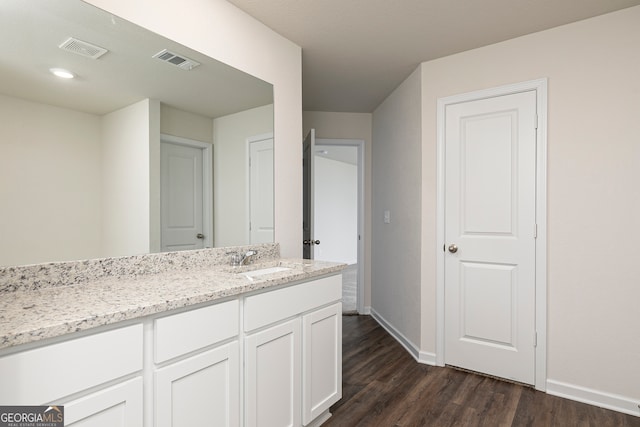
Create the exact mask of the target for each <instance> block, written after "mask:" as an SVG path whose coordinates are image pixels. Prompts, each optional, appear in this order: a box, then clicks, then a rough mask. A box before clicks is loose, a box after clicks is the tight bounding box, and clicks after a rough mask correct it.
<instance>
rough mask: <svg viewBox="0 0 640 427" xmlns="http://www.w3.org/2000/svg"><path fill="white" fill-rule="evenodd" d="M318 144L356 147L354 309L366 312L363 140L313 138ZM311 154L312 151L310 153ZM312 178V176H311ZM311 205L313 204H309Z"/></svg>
mask: <svg viewBox="0 0 640 427" xmlns="http://www.w3.org/2000/svg"><path fill="white" fill-rule="evenodd" d="M315 141H316V146H318V145H336V146H341V147H356V148H357V149H358V154H357V155H358V281H357V290H356V295H357V301H356V310H357V311H358V313H359V314H366V313H365V307H364V248H365V244H364V242H365V239H366V236H365V230H364V182H365V181H364V179H365V178H364V177H365V170H364V165H365V163H364V158H365V157H364V150H365V145H364V140H362V139H339V138H318V137H317V136H316V138H315ZM312 155H313V153H312ZM312 179H313V177H312ZM311 206H312V207H313V204H312V205H311Z"/></svg>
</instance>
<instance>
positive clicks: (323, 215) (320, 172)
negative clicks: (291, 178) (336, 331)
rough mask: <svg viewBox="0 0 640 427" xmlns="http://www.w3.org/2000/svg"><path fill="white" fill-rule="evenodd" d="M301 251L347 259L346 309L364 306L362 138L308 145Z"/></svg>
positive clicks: (314, 141)
mask: <svg viewBox="0 0 640 427" xmlns="http://www.w3.org/2000/svg"><path fill="white" fill-rule="evenodd" d="M303 165H304V166H303V169H304V177H305V179H304V186H303V187H304V221H303V234H304V241H303V253H304V257H305V258H307V259H315V260H322V261H334V262H341V263H344V264H347V267H346V268H345V269H344V271H343V275H342V279H343V286H342V290H343V292H342V305H343V312H344V313H356V312H358V313H362V312H363V311H364V295H363V294H364V291H363V271H364V266H363V259H364V235H363V228H364V209H363V206H364V141H363V140H354V139H325V138H315V131H314V130H313V129H312V130H311V132H310V134H309V136H308V137H307V138H306V139H305V146H304V161H303Z"/></svg>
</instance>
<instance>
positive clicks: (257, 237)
mask: <svg viewBox="0 0 640 427" xmlns="http://www.w3.org/2000/svg"><path fill="white" fill-rule="evenodd" d="M249 146H250V160H249V162H250V163H249V166H250V167H249V175H250V178H249V182H250V189H249V193H250V197H249V202H250V203H249V212H250V214H249V215H250V219H249V221H250V235H251V239H250V243H252V244H253V243H272V242H273V241H274V222H273V138H268V139H264V140H261V141H255V142H251V143H250V144H249Z"/></svg>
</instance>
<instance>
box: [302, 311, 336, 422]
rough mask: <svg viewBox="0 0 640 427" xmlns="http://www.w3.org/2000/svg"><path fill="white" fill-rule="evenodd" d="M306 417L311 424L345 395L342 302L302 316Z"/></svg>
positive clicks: (304, 408)
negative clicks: (343, 382) (343, 381)
mask: <svg viewBox="0 0 640 427" xmlns="http://www.w3.org/2000/svg"><path fill="white" fill-rule="evenodd" d="M302 328H303V329H302V343H303V347H302V398H303V399H302V421H303V422H304V425H307V424H309V423H310V422H311V421H313V420H314V419H315V418H316V417H317V416H318V415H320V414H322V413H323V412H324V411H326V410H328V409H329V407H330V406H331V405H333V404H334V403H335V402H337V401H338V400H340V398H341V397H342V304H341V303H337V304H334V305H331V306H329V307H326V308H323V309H320V310H317V311H314V312H312V313H309V314H306V315H305V316H303V317H302Z"/></svg>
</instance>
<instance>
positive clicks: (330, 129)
mask: <svg viewBox="0 0 640 427" xmlns="http://www.w3.org/2000/svg"><path fill="white" fill-rule="evenodd" d="M372 119H373V115H372V114H371V113H335V112H324V111H303V113H302V122H303V128H304V133H303V135H307V133H309V130H310V129H312V128H313V129H315V130H316V138H325V139H361V140H363V141H364V175H365V176H364V234H365V236H364V238H365V241H364V307H365V311H366V310H367V309H368V308H369V307H371V238H372V237H371V152H372V151H373V150H372V145H371V131H372V127H371V126H372ZM301 138H302V136H301Z"/></svg>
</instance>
